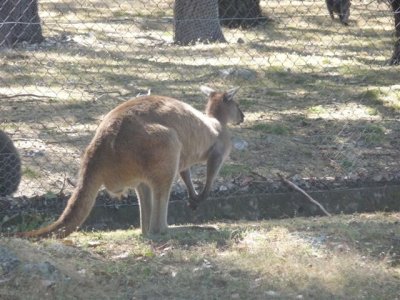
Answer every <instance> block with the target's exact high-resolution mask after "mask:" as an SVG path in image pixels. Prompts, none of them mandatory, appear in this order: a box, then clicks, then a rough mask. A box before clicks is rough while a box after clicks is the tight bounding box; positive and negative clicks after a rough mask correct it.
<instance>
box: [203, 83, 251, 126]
mask: <svg viewBox="0 0 400 300" xmlns="http://www.w3.org/2000/svg"><path fill="white" fill-rule="evenodd" d="M200 89H201V91H202V92H203V93H204V94H206V95H207V96H208V102H207V107H206V114H207V115H209V116H212V117H214V118H216V119H217V120H218V121H220V122H221V123H223V124H227V123H232V124H235V125H238V124H240V123H242V122H243V120H244V114H243V112H242V111H241V110H240V108H239V105H238V103H237V102H236V101H235V100H234V99H233V98H234V96H235V94H236V93H237V91H238V90H239V88H238V87H237V88H233V89H230V90H228V91H226V92H216V91H214V90H213V89H212V88H209V87H206V86H202V87H200Z"/></svg>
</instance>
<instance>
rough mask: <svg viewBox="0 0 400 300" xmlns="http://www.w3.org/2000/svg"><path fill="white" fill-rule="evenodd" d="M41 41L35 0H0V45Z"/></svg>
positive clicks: (9, 45) (8, 45)
mask: <svg viewBox="0 0 400 300" xmlns="http://www.w3.org/2000/svg"><path fill="white" fill-rule="evenodd" d="M23 41H26V42H28V43H31V44H33V43H40V42H42V41H43V35H42V27H41V25H40V18H39V13H38V3H37V0H1V3H0V47H14V46H15V45H16V44H18V43H20V42H23Z"/></svg>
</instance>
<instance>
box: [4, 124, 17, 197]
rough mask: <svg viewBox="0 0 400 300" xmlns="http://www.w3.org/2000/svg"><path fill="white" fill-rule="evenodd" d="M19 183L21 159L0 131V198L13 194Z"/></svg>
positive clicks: (11, 142)
mask: <svg viewBox="0 0 400 300" xmlns="http://www.w3.org/2000/svg"><path fill="white" fill-rule="evenodd" d="M20 182H21V159H20V157H19V154H18V151H17V149H16V148H15V146H14V143H13V141H12V140H11V139H10V138H9V137H8V135H7V134H6V133H5V132H4V131H2V130H0V196H7V195H11V194H13V193H14V192H15V191H16V190H17V189H18V186H19V183H20Z"/></svg>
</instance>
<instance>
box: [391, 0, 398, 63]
mask: <svg viewBox="0 0 400 300" xmlns="http://www.w3.org/2000/svg"><path fill="white" fill-rule="evenodd" d="M391 5H392V10H393V13H394V29H395V31H396V39H397V40H396V43H395V44H394V51H393V55H392V58H391V59H390V64H391V65H400V0H391Z"/></svg>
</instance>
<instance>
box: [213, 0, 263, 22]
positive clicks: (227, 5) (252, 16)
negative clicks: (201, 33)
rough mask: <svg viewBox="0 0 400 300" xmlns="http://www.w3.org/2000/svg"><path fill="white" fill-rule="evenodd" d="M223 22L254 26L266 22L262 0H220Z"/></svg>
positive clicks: (220, 13)
mask: <svg viewBox="0 0 400 300" xmlns="http://www.w3.org/2000/svg"><path fill="white" fill-rule="evenodd" d="M218 9H219V17H220V19H221V24H222V25H225V26H228V27H231V28H237V27H244V28H248V27H254V26H257V25H258V24H260V23H262V22H265V20H266V17H263V16H262V12H261V7H260V0H218Z"/></svg>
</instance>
